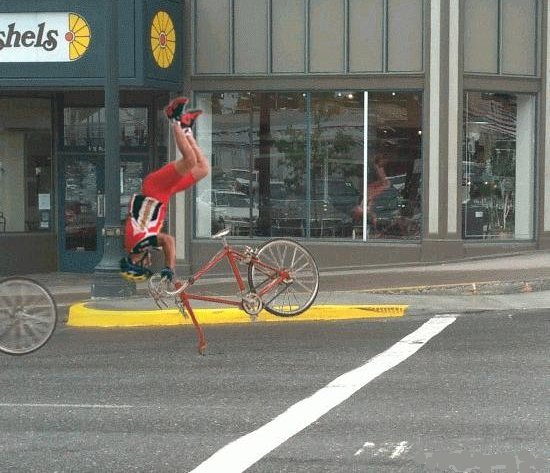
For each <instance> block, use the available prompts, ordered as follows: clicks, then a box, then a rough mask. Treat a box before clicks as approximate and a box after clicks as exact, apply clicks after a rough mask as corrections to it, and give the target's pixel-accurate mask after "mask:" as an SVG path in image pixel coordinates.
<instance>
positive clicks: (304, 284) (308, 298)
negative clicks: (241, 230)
mask: <svg viewBox="0 0 550 473" xmlns="http://www.w3.org/2000/svg"><path fill="white" fill-rule="evenodd" d="M257 255H258V260H260V261H261V262H263V263H265V265H266V266H264V265H262V264H261V263H260V264H258V263H254V262H251V263H250V265H249V266H248V282H249V284H250V288H251V290H253V291H255V292H257V293H259V294H261V293H262V292H263V290H264V288H266V287H267V286H268V285H269V283H271V282H272V281H273V280H275V279H276V278H277V277H278V276H279V273H278V272H277V270H285V271H288V275H289V277H288V278H287V279H286V280H284V281H282V282H281V283H280V284H277V285H276V286H275V287H274V288H272V289H271V290H269V292H267V293H266V294H263V295H262V299H263V302H264V308H265V309H266V310H267V311H268V312H270V313H272V314H273V315H277V316H280V317H291V316H294V315H298V314H301V313H302V312H304V311H305V310H307V309H308V308H309V307H310V306H311V304H313V301H314V300H315V298H316V297H317V292H318V291H319V270H318V269H317V264H316V263H315V260H314V259H313V256H312V255H311V253H310V252H309V251H308V250H306V249H305V248H304V247H303V246H302V245H300V244H299V243H297V242H295V241H294V240H288V239H285V238H280V239H275V240H270V241H268V242H266V243H265V244H264V245H263V246H261V247H260V248H259V249H258V251H257ZM270 267H271V268H273V269H270Z"/></svg>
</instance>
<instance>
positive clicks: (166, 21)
mask: <svg viewBox="0 0 550 473" xmlns="http://www.w3.org/2000/svg"><path fill="white" fill-rule="evenodd" d="M151 52H152V53H153V58H154V59H155V62H156V63H157V65H158V66H159V67H162V68H163V69H167V68H169V67H170V65H171V64H172V62H173V61H174V56H175V54H176V31H175V29H174V23H173V22H172V19H171V18H170V15H168V13H166V12H165V11H159V12H157V13H156V14H155V16H154V17H153V21H152V22H151Z"/></svg>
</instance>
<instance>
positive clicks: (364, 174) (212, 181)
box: [195, 91, 422, 240]
mask: <svg viewBox="0 0 550 473" xmlns="http://www.w3.org/2000/svg"><path fill="white" fill-rule="evenodd" d="M196 99H197V100H196V105H197V107H198V108H201V109H202V110H203V111H204V114H203V116H202V117H201V120H200V122H199V123H198V128H197V137H198V140H199V144H200V145H201V147H202V148H203V149H204V150H205V152H206V153H207V154H209V155H210V157H211V164H212V174H211V176H210V177H209V178H208V179H206V180H204V181H203V182H201V183H199V186H198V189H197V197H196V206H195V209H196V214H195V217H196V218H195V222H196V225H195V234H196V236H197V237H209V236H210V235H211V234H212V233H215V232H216V231H217V230H219V229H220V228H223V227H225V226H231V229H232V234H233V235H238V236H241V237H242V236H248V237H262V236H264V237H269V236H293V237H302V238H323V239H348V240H361V239H362V240H371V239H407V240H417V239H419V238H420V236H421V235H420V229H421V216H422V212H421V170H422V166H421V143H422V132H421V123H422V96H421V94H420V93H411V92H364V91H360V92H357V91H330V92H328V91H327V92H313V93H302V92H280V93H272V92H269V93H268V92H249V93H242V92H226V93H215V94H198V95H197V97H196ZM227 193H232V195H233V200H239V202H240V205H239V206H227V208H226V209H224V210H223V211H222V210H220V209H221V207H222V206H221V205H220V204H219V203H218V201H219V200H220V198H221V197H222V196H224V195H226V194H227ZM364 195H366V196H367V198H366V199H363V196H364ZM214 200H216V202H214ZM237 207H239V211H238V212H237V210H236V209H237Z"/></svg>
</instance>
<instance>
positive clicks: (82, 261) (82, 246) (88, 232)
mask: <svg viewBox="0 0 550 473" xmlns="http://www.w3.org/2000/svg"><path fill="white" fill-rule="evenodd" d="M59 176H60V181H61V182H60V185H59V189H60V200H59V202H60V212H59V219H60V222H59V233H60V238H59V244H60V251H59V256H60V258H59V259H60V270H61V271H75V272H90V271H92V270H93V269H94V267H95V266H96V265H97V263H99V261H100V260H101V257H102V255H103V239H102V237H101V235H102V231H103V225H104V220H105V218H104V217H105V208H104V202H105V201H104V185H103V184H104V171H103V157H102V156H84V157H83V156H75V155H69V156H64V157H63V158H62V159H61V168H60V173H59Z"/></svg>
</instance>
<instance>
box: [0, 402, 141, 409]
mask: <svg viewBox="0 0 550 473" xmlns="http://www.w3.org/2000/svg"><path fill="white" fill-rule="evenodd" d="M0 407H52V408H53V407H61V408H65V407H69V408H74V409H132V408H133V407H134V406H130V405H128V404H56V403H30V402H28V403H25V402H21V403H9V402H2V403H0Z"/></svg>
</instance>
